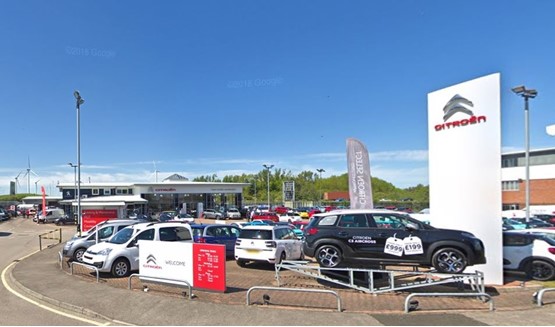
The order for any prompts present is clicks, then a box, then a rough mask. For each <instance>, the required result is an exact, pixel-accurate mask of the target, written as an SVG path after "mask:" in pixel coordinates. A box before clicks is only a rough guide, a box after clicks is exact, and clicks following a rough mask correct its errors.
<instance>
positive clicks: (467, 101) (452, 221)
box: [428, 73, 503, 285]
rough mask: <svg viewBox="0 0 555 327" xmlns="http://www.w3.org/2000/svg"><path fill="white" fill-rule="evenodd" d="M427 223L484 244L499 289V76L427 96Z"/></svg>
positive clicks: (488, 270)
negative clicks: (467, 236) (452, 230)
mask: <svg viewBox="0 0 555 327" xmlns="http://www.w3.org/2000/svg"><path fill="white" fill-rule="evenodd" d="M428 142H429V181H430V212H431V217H430V220H431V224H432V225H433V226H436V227H441V228H450V229H459V230H465V231H468V232H471V233H473V234H474V235H476V236H477V237H478V238H480V239H481V240H482V241H483V242H484V245H485V249H486V259H487V263H486V264H485V265H476V266H472V267H469V268H468V269H467V270H466V272H471V271H475V270H477V271H481V272H483V273H484V277H485V282H486V283H487V284H495V285H501V284H503V251H502V249H503V248H502V230H501V224H502V222H501V207H502V205H501V109H500V74H499V73H495V74H491V75H487V76H484V77H481V78H477V79H474V80H471V81H467V82H464V83H461V84H457V85H454V86H451V87H447V88H444V89H441V90H438V91H435V92H432V93H429V94H428Z"/></svg>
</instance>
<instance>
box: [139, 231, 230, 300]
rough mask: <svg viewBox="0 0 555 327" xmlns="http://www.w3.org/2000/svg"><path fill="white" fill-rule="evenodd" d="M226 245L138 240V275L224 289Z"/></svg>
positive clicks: (200, 286) (214, 289) (212, 289)
mask: <svg viewBox="0 0 555 327" xmlns="http://www.w3.org/2000/svg"><path fill="white" fill-rule="evenodd" d="M225 264H226V260H225V245H222V244H201V243H183V242H163V241H139V274H140V275H141V276H145V277H154V278H163V279H172V280H176V281H184V282H187V283H189V284H190V285H191V286H192V287H194V288H196V289H206V290H211V291H218V292H225V290H226V269H225Z"/></svg>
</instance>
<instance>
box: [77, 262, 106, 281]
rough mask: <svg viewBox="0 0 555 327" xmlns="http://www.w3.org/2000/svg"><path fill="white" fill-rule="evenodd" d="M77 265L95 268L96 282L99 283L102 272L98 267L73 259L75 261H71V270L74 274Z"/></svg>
mask: <svg viewBox="0 0 555 327" xmlns="http://www.w3.org/2000/svg"><path fill="white" fill-rule="evenodd" d="M75 265H78V266H83V267H85V268H88V269H91V270H94V271H95V272H96V282H97V283H98V282H100V272H99V271H98V268H96V267H95V266H91V265H87V264H85V263H81V262H75V261H73V262H71V263H70V271H71V274H72V275H73V266H75Z"/></svg>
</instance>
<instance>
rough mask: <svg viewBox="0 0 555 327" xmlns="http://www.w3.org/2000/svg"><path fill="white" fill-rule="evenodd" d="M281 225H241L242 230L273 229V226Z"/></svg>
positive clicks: (279, 226)
mask: <svg viewBox="0 0 555 327" xmlns="http://www.w3.org/2000/svg"><path fill="white" fill-rule="evenodd" d="M281 227H283V225H249V226H245V227H243V230H245V229H254V230H257V229H258V230H273V229H275V228H281Z"/></svg>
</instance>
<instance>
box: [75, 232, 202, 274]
mask: <svg viewBox="0 0 555 327" xmlns="http://www.w3.org/2000/svg"><path fill="white" fill-rule="evenodd" d="M192 235H193V232H192V230H191V226H190V225H189V224H188V223H186V222H171V223H170V222H166V223H139V224H135V225H131V226H127V227H125V228H124V229H122V230H120V231H119V232H118V233H116V234H115V235H114V236H112V237H111V238H110V239H109V240H108V241H107V242H102V243H98V244H95V245H93V246H91V247H89V248H88V249H87V251H86V252H85V254H84V255H83V262H84V263H86V264H89V265H92V266H95V267H97V268H98V270H99V271H100V272H109V273H111V274H112V276H114V277H125V276H127V275H129V273H130V272H132V271H137V270H139V247H138V246H137V244H138V241H139V240H145V241H167V242H190V243H192V242H193V237H192Z"/></svg>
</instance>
